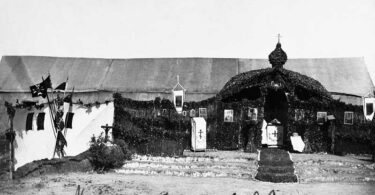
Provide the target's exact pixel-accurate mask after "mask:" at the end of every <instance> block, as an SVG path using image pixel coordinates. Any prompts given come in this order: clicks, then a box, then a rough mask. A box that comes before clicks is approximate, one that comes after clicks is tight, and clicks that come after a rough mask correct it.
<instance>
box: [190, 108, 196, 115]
mask: <svg viewBox="0 0 375 195" xmlns="http://www.w3.org/2000/svg"><path fill="white" fill-rule="evenodd" d="M190 117H195V110H194V109H191V110H190Z"/></svg>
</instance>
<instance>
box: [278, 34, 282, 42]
mask: <svg viewBox="0 0 375 195" xmlns="http://www.w3.org/2000/svg"><path fill="white" fill-rule="evenodd" d="M281 37H282V36H281V35H280V33H279V34H277V43H280V38H281Z"/></svg>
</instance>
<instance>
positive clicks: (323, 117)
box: [316, 112, 327, 124]
mask: <svg viewBox="0 0 375 195" xmlns="http://www.w3.org/2000/svg"><path fill="white" fill-rule="evenodd" d="M316 121H317V122H318V124H323V123H325V122H326V121H327V112H317V114H316Z"/></svg>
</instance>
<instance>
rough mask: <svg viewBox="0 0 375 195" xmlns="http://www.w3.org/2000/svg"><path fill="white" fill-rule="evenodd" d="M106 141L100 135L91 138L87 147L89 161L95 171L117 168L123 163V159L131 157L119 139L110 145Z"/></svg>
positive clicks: (124, 144)
mask: <svg viewBox="0 0 375 195" xmlns="http://www.w3.org/2000/svg"><path fill="white" fill-rule="evenodd" d="M107 143H109V142H107ZM107 143H106V142H105V138H104V137H103V136H102V135H100V136H99V137H97V138H96V137H92V138H91V142H90V148H89V154H90V161H91V163H92V164H93V165H94V168H95V169H96V170H97V171H107V170H109V169H113V168H119V167H121V166H122V165H123V164H124V162H125V160H130V159H131V152H130V151H129V150H128V148H127V145H126V143H124V142H121V141H117V142H115V144H112V143H111V144H110V145H107Z"/></svg>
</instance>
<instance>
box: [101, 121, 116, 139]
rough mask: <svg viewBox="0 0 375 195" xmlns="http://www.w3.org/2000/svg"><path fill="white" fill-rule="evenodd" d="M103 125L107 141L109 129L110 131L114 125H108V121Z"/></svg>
mask: <svg viewBox="0 0 375 195" xmlns="http://www.w3.org/2000/svg"><path fill="white" fill-rule="evenodd" d="M101 127H102V128H103V129H104V131H105V137H104V142H107V140H108V131H109V130H110V129H112V128H113V127H112V126H108V123H107V124H105V126H104V125H102V126H101Z"/></svg>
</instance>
